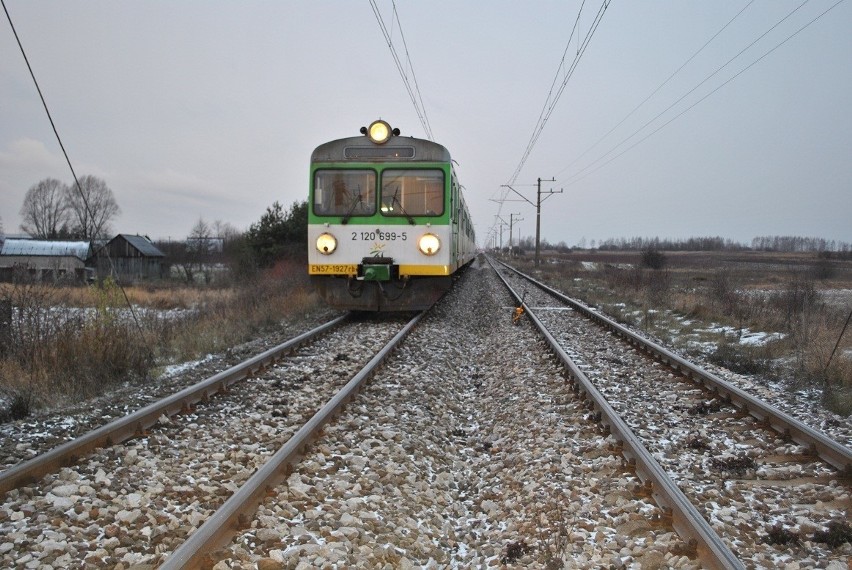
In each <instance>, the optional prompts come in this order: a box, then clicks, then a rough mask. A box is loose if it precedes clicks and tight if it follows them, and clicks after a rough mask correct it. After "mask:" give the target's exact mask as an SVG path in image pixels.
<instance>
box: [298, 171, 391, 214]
mask: <svg viewBox="0 0 852 570" xmlns="http://www.w3.org/2000/svg"><path fill="white" fill-rule="evenodd" d="M377 178H378V175H377V173H376V171H375V170H373V169H371V168H369V169H368V168H359V169H337V168H335V169H331V168H329V169H320V170H317V171H316V172H314V190H313V196H314V200H313V211H314V214H316V215H317V216H372V215H374V214H375V213H376V180H377Z"/></svg>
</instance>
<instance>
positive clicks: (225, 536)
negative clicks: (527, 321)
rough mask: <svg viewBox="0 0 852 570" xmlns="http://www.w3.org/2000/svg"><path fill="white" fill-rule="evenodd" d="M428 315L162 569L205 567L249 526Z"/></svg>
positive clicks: (411, 324)
mask: <svg viewBox="0 0 852 570" xmlns="http://www.w3.org/2000/svg"><path fill="white" fill-rule="evenodd" d="M424 314H425V312H421V313H418V314H417V315H416V316H415V317H414V318H413V319H411V320H410V321H409V322H408V324H406V325H405V327H403V328H402V330H400V331H399V332H398V333H397V334H396V335H395V336H394V337H393V338H392V339H391V340H390V341H389V342H388V344H387V345H385V347H384V348H382V350H381V351H379V352H378V353H377V354H376V355H375V356H374V357H373V358H372V359H371V360H370V362H368V363H367V365H366V366H365V367H364V368H363V369H362V370H361V371H360V372H358V374H356V375H355V376H353V377H352V379H351V380H350V381H349V382H348V383H347V384H346V386H344V387H343V388H342V389H341V390H340V392H338V393H337V394H336V395H335V396H334V397H333V398H332V399H331V400H329V401H328V402H327V403H326V404H325V405H324V406H323V407H322V408H321V409H320V410H319V411H318V412H317V413H315V414H314V415H313V417H311V419H310V420H308V422H307V423H306V424H305V425H304V426H302V428H301V429H299V431H297V432H296V433H295V434H294V435H293V436H292V437H291V438H290V439H289V440H287V442H286V443H285V444H284V445H283V446H282V447H281V449H279V450H278V451H277V452H275V454H274V455H273V456H272V457H270V458H269V459H268V460H267V461H266V463H264V464H263V466H261V467H260V469H258V470H257V471H256V472H255V473H254V475H252V476H251V477H250V478H249V479H248V480H247V481H246V482H245V483H243V485H242V486H241V487H240V488H239V490H237V492H236V493H234V494H233V495H232V496H231V497H230V498H229V499H228V500H227V501H225V503H224V504H223V505H222V506H221V507H219V509H218V510H216V512H214V513H213V514H212V515H210V517H209V518H208V519H207V520H206V521H204V523H203V524H202V525H201V526H200V527H199V528H198V529H196V530H195V532H193V533H192V534H191V535H190V536H189V538H187V540H186V541H185V542H184V543H183V544H181V545H180V547H178V548H177V550H175V551H174V552H173V553H172V554H171V556H169V557H168V558H167V559H166V560H165V562H164V563H163V565H162V566H160V570H175V569H178V568H205V567H209V566H210V560H208V559H207V558H208V556H209V554H210V553H211V552H212V551H214V550H215V549H217V548H220V547H222V546H223V545H225V544H227V543H228V541H229V540H230V539H231V538H232V536H233V534H234V532H235V531H237V530H238V529H239V528H243V527H247V526H248V524H249V521H250V517H251V515H252V514H253V513H254V512H255V510H257V507H258V505H259V504H260V503H261V502H262V501H263V500H264V498H265V497H266V495H267V493H268V492H269V490H270V489H272V488H274V487H276V486H277V485H279V484H280V483H281V482H283V481H284V480H285V479H286V478H287V476H288V475H289V472H290V469H291V468H292V466H293V465H294V464H296V463H297V462H298V461H299V459H300V457H301V456H302V455H303V454H304V452H305V450H306V449H307V447H308V445H310V444H311V442H313V440H314V439H315V438H316V437H317V435H318V434H319V432H320V430H321V429H322V427H323V426H324V425H325V424H326V423H327V422H328V421H329V420H330V419H331V418H333V417H334V416H335V415H337V414H338V413H339V412H340V411H341V409H342V408H343V406H345V405H346V403H347V402H349V401H350V400H351V399H352V398H354V397H355V395H357V393H358V391H359V390H360V389H361V387H362V386H363V385H364V383H365V382H366V380H367V379H369V378H370V377H371V376H372V374H373V372H375V370H376V368H378V366H379V365H380V364H381V363H382V362H384V360H385V359H386V358H387V357H388V355H389V354H390V353H391V352H392V351H393V350H394V348H396V347H397V346H398V345H399V343H400V342H402V340H403V339H404V338H405V337H406V336H407V335H408V333H409V332H411V329H413V328H414V326H415V325H416V324H417V323H418V322H419V321H420V319H421V318H422V317H423V315H424Z"/></svg>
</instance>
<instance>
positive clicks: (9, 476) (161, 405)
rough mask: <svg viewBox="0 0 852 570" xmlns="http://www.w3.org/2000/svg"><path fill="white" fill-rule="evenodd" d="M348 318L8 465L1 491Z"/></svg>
mask: <svg viewBox="0 0 852 570" xmlns="http://www.w3.org/2000/svg"><path fill="white" fill-rule="evenodd" d="M346 318H347V315H343V316H340V317H337V318H335V319H333V320H331V321H329V322H327V323H325V324H323V325H320V326H318V327H316V328H314V329H312V330H310V331H308V332H305V333H302V334H300V335H299V336H297V337H294V338H292V339H290V340H288V341H287V342H284V343H282V344H280V345H278V346H276V347H274V348H271V349H269V350H267V351H265V352H263V353H261V354H258V355H257V356H254V357H252V358H250V359H249V360H246V361H245V362H243V363H241V364H238V365H236V366H233V367H231V368H229V369H228V370H225V371H223V372H220V373H218V374H216V375H214V376H211V377H210V378H207V379H206V380H202V381H201V382H199V383H197V384H194V385H193V386H189V387H188V388H184V389H183V390H181V391H180V392H177V393H175V394H173V395H171V396H168V397H166V398H163V399H161V400H158V401H156V402H154V403H153V404H150V405H148V406H145V407H144V408H142V409H140V410H137V411H136V412H133V413H131V414H128V415H126V416H124V417H123V418H119V419H117V420H114V421H112V422H110V423H108V424H106V425H104V426H101V427H99V428H97V429H95V430H93V431H90V432H88V433H86V434H84V435H82V436H80V437H78V438H76V439H73V440H71V441H68V442H66V443H63V444H62V445H59V446H57V447H55V448H53V449H51V450H50V451H47V452H45V453H43V454H41V455H38V456H36V457H34V458H32V459H30V460H27V461H24V462H21V463H18V464H17V465H14V466H12V467H9V468H8V469H6V470H4V471H3V472H2V473H0V494H3V493H6V492H8V491H11V490H12V489H16V488H18V487H21V486H23V485H26V484H28V483H32V482H33V481H37V480H38V479H40V478H41V477H43V476H44V475H46V474H48V473H53V472H55V471H57V470H58V469H60V468H62V467H66V466H68V465H72V464H74V463H75V462H76V461H77V460H78V459H79V458H80V457H82V456H84V455H86V454H87V453H90V452H91V451H93V450H94V449H97V448H101V447H106V446H109V445H114V444H117V443H121V442H123V441H126V440H128V439H130V438H132V437H135V436H138V435H141V434H143V433H144V432H145V430H146V429H148V428H149V427H151V426H153V425H154V424H156V423H157V422H158V421H159V418H160V417H162V416H163V415H166V416H173V415H175V414H177V413H178V412H181V411H187V410H189V409H191V407H192V406H193V405H194V404H196V403H198V402H199V401H203V400H204V401H206V400H207V399H208V398H209V397H210V396H211V395H213V394H215V393H217V392H225V391H227V390H228V387H229V386H231V385H232V384H234V383H236V382H239V381H241V380H243V379H244V378H246V377H248V376H249V375H250V374H253V373H255V372H257V371H258V370H262V369H264V368H266V367H267V366H269V365H270V364H271V363H273V362H275V361H276V360H278V359H279V358H281V356H282V355H283V354H284V353H286V352H288V351H291V350H294V349H295V348H298V347H299V346H300V345H302V344H303V343H305V342H307V341H309V340H311V339H313V338H315V337H317V336H318V335H320V334H322V333H324V332H326V331H327V330H329V329H331V328H333V327H335V326H337V325H339V324H340V323H341V322H343V321H344V320H345V319H346Z"/></svg>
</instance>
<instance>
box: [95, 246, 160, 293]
mask: <svg viewBox="0 0 852 570" xmlns="http://www.w3.org/2000/svg"><path fill="white" fill-rule="evenodd" d="M95 261H96V263H95V265H96V267H97V273H98V279H103V278H106V277H108V276H110V275H113V276H115V277H116V278H117V279H118V280H120V281H122V282H128V281H139V280H149V279H162V278H164V277H168V274H169V266H168V263H167V262H166V254H164V253H163V252H162V251H160V250H159V249H158V248H157V246H155V245H154V244H153V243H152V242H151V240H150V239H148V238H147V237H146V236H139V235H130V234H118V235H117V236H115V237H114V238H112V239H111V240H109V241H108V242H107V243H106V245H104V246H103V247H101V248H100V249H98V250H97V251H96V252H95Z"/></svg>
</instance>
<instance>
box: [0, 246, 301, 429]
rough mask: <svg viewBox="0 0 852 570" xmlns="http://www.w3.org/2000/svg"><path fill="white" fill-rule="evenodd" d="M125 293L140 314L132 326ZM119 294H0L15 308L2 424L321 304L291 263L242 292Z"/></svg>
mask: <svg viewBox="0 0 852 570" xmlns="http://www.w3.org/2000/svg"><path fill="white" fill-rule="evenodd" d="M125 292H126V295H127V297H128V298H129V299H130V300H131V302H132V303H133V305H134V306H135V307H136V308H137V310H136V313H137V314H136V318H135V319H133V318H130V316H129V314H128V311H127V303H126V300H125ZM125 292H122V290H121V289H120V288H118V287H117V286H116V285H115V284H114V283H111V282H106V283H104V284H100V285H98V286H90V287H79V288H71V287H62V288H50V287H44V286H42V285H35V284H16V285H9V284H4V285H3V286H2V287H0V301H5V302H6V306H9V305H11V307H14V310H13V312H12V319H11V322H10V323H9V326H8V327H7V328H6V330H5V331H3V334H4V335H5V338H4V341H5V342H3V343H2V346H0V396H3V399H4V400H5V401H6V404H5V407H6V412H5V414H4V412H3V411H2V410H0V416H4V415H5V417H6V418H9V417H12V416H16V415H18V413H17V412H16V411H13V407H14V408H15V410H20V409H21V408H24V409H27V408H29V407H33V406H36V407H41V406H47V407H53V406H57V405H60V404H63V403H67V402H72V401H78V400H81V399H83V398H87V397H89V396H92V395H94V394H97V393H100V392H103V391H104V390H106V389H108V388H109V386H111V385H115V384H117V383H122V382H125V381H128V380H134V379H137V380H138V379H146V378H148V377H150V376H151V374H152V373H153V372H154V371H155V370H156V369H158V368H159V367H161V366H164V365H167V364H173V363H179V362H184V361H187V360H194V359H197V358H199V357H201V356H203V355H205V354H208V353H211V352H221V351H224V350H226V349H227V348H229V347H232V346H234V345H236V344H239V343H242V342H245V341H247V340H250V339H251V338H253V337H256V336H258V335H260V334H262V333H264V332H265V331H268V330H270V329H272V328H273V327H275V326H276V325H278V324H279V323H281V322H282V321H284V320H288V319H293V318H295V317H298V316H301V315H304V314H305V313H307V312H309V311H310V310H311V309H313V308H314V307H316V306H317V304H318V300H317V297H316V296H315V295H314V293H313V292H312V291H311V289H310V287H309V282H308V279H307V276H306V275H305V271H304V268H303V265H301V264H299V263H298V262H296V261H294V262H291V263H285V262H282V263H280V264H279V265H278V266H276V267H275V268H273V269H272V270H270V271H268V272H266V273H263V274H259V275H257V276H256V277H255V278H254V279H253V280H251V281H244V282H242V283H241V284H240V285H239V286H238V287H230V288H226V289H225V288H188V287H185V286H181V287H173V286H169V285H166V286H164V287H162V288H155V287H152V286H147V287H135V288H129V289H127V290H125ZM145 309H154V311H148V310H145ZM170 309H189V310H188V311H184V312H183V313H181V314H182V315H183V316H182V317H181V318H174V316H170V315H169V314H168V313H164V312H163V311H167V310H170ZM24 415H25V414H24Z"/></svg>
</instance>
